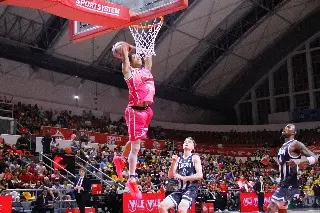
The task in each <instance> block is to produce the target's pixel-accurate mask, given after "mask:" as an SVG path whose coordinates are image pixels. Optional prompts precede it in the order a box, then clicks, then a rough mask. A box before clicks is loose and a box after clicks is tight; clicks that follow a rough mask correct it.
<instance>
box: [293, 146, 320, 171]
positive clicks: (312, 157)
mask: <svg viewBox="0 0 320 213" xmlns="http://www.w3.org/2000/svg"><path fill="white" fill-rule="evenodd" d="M292 148H293V150H294V152H295V153H297V154H301V155H302V156H305V157H307V160H301V159H291V160H290V161H288V163H289V165H290V166H295V165H298V164H301V163H309V164H310V165H313V164H315V163H317V162H318V156H317V155H316V154H314V153H313V152H311V151H310V150H309V149H308V148H307V147H306V146H305V145H304V144H303V143H301V142H300V141H295V142H294V143H293V144H292Z"/></svg>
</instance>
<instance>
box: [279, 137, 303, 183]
mask: <svg viewBox="0 0 320 213" xmlns="http://www.w3.org/2000/svg"><path fill="white" fill-rule="evenodd" d="M294 141H295V140H294V139H293V140H290V141H287V142H286V143H284V144H283V145H282V147H281V148H280V149H279V152H278V161H279V165H280V166H279V167H280V169H279V170H280V183H279V186H280V187H290V186H292V187H297V186H298V185H299V184H298V169H299V167H298V166H297V165H296V166H294V167H290V166H289V164H288V163H287V161H289V160H290V159H300V158H301V156H300V155H299V156H297V157H294V156H292V155H291V154H290V146H291V145H292V143H293V142H294Z"/></svg>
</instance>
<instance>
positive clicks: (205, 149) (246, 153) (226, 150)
mask: <svg viewBox="0 0 320 213" xmlns="http://www.w3.org/2000/svg"><path fill="white" fill-rule="evenodd" d="M175 144H176V150H177V151H179V152H183V148H182V145H183V142H176V143H175ZM258 150H259V149H257V148H245V147H223V148H218V147H216V146H212V145H201V144H200V145H197V147H196V152H198V153H208V154H212V155H224V156H233V157H252V156H254V154H255V153H257V151H258ZM264 151H268V152H269V155H271V152H272V151H273V150H272V149H264Z"/></svg>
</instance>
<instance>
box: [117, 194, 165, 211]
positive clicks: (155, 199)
mask: <svg viewBox="0 0 320 213" xmlns="http://www.w3.org/2000/svg"><path fill="white" fill-rule="evenodd" d="M163 199H164V193H143V194H142V199H141V200H137V199H134V198H133V197H132V196H131V195H130V194H128V193H125V194H123V202H122V205H123V213H134V212H139V213H144V212H148V213H158V212H159V209H158V206H159V204H160V203H161V201H162V200H163Z"/></svg>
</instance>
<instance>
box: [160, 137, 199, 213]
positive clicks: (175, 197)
mask: <svg viewBox="0 0 320 213" xmlns="http://www.w3.org/2000/svg"><path fill="white" fill-rule="evenodd" d="M195 145H196V144H195V141H194V140H193V139H192V138H191V137H188V138H186V139H185V141H184V143H183V155H182V156H180V157H178V156H176V155H173V156H172V162H171V166H170V169H169V172H168V177H169V178H175V179H176V180H177V182H178V185H179V186H178V190H177V191H175V192H173V193H171V194H170V195H169V196H167V197H166V198H165V199H164V200H163V201H162V202H161V203H160V205H159V212H160V213H167V212H168V211H169V210H170V209H172V208H176V209H178V212H179V213H187V211H188V209H189V208H190V207H191V205H192V202H193V201H194V200H195V199H196V197H197V191H198V188H199V185H200V183H199V180H201V179H202V178H203V173H202V165H201V160H200V157H199V156H198V155H196V154H193V153H192V151H193V150H194V147H195Z"/></svg>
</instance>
